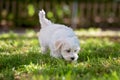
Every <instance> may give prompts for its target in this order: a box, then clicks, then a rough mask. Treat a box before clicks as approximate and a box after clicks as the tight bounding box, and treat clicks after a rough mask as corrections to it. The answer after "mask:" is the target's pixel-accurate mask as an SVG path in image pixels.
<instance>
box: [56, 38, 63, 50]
mask: <svg viewBox="0 0 120 80" xmlns="http://www.w3.org/2000/svg"><path fill="white" fill-rule="evenodd" d="M62 45H63V40H57V41H56V42H55V44H54V47H55V50H58V49H60V48H61V47H62Z"/></svg>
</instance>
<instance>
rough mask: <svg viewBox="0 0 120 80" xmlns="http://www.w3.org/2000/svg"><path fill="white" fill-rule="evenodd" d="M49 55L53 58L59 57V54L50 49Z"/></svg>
mask: <svg viewBox="0 0 120 80" xmlns="http://www.w3.org/2000/svg"><path fill="white" fill-rule="evenodd" d="M50 56H52V57H55V58H61V55H60V54H59V53H58V52H57V51H51V52H50Z"/></svg>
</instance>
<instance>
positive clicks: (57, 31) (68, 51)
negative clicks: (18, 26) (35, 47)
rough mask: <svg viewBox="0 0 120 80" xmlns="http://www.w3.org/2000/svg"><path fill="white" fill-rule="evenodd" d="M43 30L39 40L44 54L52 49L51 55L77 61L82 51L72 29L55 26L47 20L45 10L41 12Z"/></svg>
mask: <svg viewBox="0 0 120 80" xmlns="http://www.w3.org/2000/svg"><path fill="white" fill-rule="evenodd" d="M39 21H40V24H41V30H40V32H39V35H38V38H39V41H40V45H41V51H42V53H43V54H44V53H46V52H47V50H48V49H50V55H51V56H53V57H55V58H63V59H65V60H67V61H76V60H77V59H78V52H79V50H80V46H79V40H78V38H77V37H76V35H75V33H74V32H73V30H72V29H71V28H68V27H67V26H65V25H61V24H54V23H52V22H51V21H50V20H48V19H46V17H45V12H44V10H41V11H39Z"/></svg>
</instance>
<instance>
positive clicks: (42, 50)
mask: <svg viewBox="0 0 120 80" xmlns="http://www.w3.org/2000/svg"><path fill="white" fill-rule="evenodd" d="M41 52H42V54H45V53H47V47H43V46H41Z"/></svg>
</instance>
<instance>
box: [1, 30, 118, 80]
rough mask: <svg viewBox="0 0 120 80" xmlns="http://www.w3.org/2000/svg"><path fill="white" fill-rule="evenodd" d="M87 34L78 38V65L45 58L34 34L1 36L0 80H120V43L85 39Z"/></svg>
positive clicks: (100, 38)
mask: <svg viewBox="0 0 120 80" xmlns="http://www.w3.org/2000/svg"><path fill="white" fill-rule="evenodd" d="M82 31H83V30H77V31H76V33H78V32H79V34H81V33H80V32H82ZM95 31H96V30H95ZM95 31H94V32H95ZM88 33H89V30H88V31H86V33H84V35H79V37H80V43H81V51H80V52H79V59H78V61H77V63H68V62H66V61H64V60H62V59H55V58H53V57H50V56H49V53H48V54H45V55H42V54H41V52H40V46H39V42H38V39H37V36H36V33H35V32H34V31H26V33H25V34H23V35H18V34H15V33H13V32H10V33H7V34H1V35H0V80H120V42H119V41H120V40H119V39H118V40H117V41H116V40H113V39H112V40H111V39H109V38H108V36H107V37H104V38H102V37H90V36H91V35H90V36H89V38H85V35H87V36H88ZM82 34H83V33H82ZM114 36H115V35H114Z"/></svg>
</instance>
